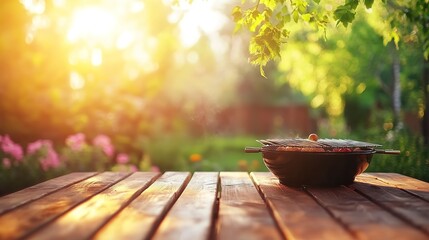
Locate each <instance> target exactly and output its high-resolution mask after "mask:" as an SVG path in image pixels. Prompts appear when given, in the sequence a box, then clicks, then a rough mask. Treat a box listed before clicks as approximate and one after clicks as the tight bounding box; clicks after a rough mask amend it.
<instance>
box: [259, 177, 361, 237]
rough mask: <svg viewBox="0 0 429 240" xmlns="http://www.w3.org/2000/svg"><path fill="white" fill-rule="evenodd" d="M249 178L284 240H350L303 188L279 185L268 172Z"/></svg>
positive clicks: (339, 224)
mask: <svg viewBox="0 0 429 240" xmlns="http://www.w3.org/2000/svg"><path fill="white" fill-rule="evenodd" d="M251 176H252V178H253V179H254V181H255V183H256V184H257V186H258V188H259V190H260V192H261V194H262V195H263V196H264V199H265V201H266V202H267V205H268V206H269V207H270V208H271V210H272V212H273V215H274V218H275V220H276V222H277V224H278V225H279V227H280V229H281V231H282V232H283V234H284V236H285V237H286V239H297V240H299V239H321V240H322V239H353V235H352V233H351V232H349V231H348V229H347V228H345V227H344V226H343V225H342V224H341V223H339V222H337V221H336V219H334V218H332V217H331V215H330V214H329V212H327V211H326V209H324V208H323V207H322V206H320V205H319V204H318V203H317V202H316V201H315V200H314V199H313V198H312V197H311V196H310V195H309V194H308V193H307V192H305V191H304V190H303V189H301V188H291V187H287V186H285V185H282V184H280V183H279V181H278V179H277V178H276V177H275V176H274V175H273V174H272V173H270V172H265V173H263V172H258V173H256V172H253V173H251ZM303 223H311V224H303Z"/></svg>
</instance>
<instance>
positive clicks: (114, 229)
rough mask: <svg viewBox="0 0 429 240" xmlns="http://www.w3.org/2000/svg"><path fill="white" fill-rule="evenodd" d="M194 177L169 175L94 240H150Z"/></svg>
mask: <svg viewBox="0 0 429 240" xmlns="http://www.w3.org/2000/svg"><path fill="white" fill-rule="evenodd" d="M190 177H191V174H190V173H188V172H165V173H164V174H163V175H162V176H161V177H160V178H158V179H157V180H156V181H155V182H154V183H153V184H152V185H150V186H149V187H148V188H147V189H145V190H144V191H143V192H142V193H141V194H140V195H139V196H138V197H136V198H135V199H134V200H133V201H131V202H130V204H128V205H127V206H126V207H125V208H124V209H123V210H122V211H121V212H119V213H118V214H117V215H116V216H115V217H114V218H113V219H111V220H110V221H109V222H107V223H106V224H105V225H104V226H103V227H102V228H101V229H100V230H99V231H98V232H97V233H96V234H95V236H94V239H103V240H104V239H127V240H131V239H150V238H151V237H152V236H153V234H154V233H155V231H156V229H157V228H158V226H159V224H160V223H161V221H162V219H163V218H164V216H165V215H166V214H167V212H168V210H169V209H170V208H171V206H172V205H173V204H174V202H175V201H176V200H177V198H178V197H179V196H180V194H181V193H182V191H183V190H184V188H185V187H186V185H187V184H188V182H189V180H190Z"/></svg>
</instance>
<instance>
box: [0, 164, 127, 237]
mask: <svg viewBox="0 0 429 240" xmlns="http://www.w3.org/2000/svg"><path fill="white" fill-rule="evenodd" d="M127 175H128V174H125V173H121V174H116V173H112V172H104V173H101V174H99V175H95V176H93V177H90V178H88V179H85V180H83V181H81V182H78V183H75V184H73V185H70V186H68V187H66V188H63V189H61V190H59V191H56V192H55V193H52V194H49V195H47V196H45V197H43V198H39V199H37V200H34V201H32V202H30V203H28V204H25V205H22V206H20V207H19V208H16V209H14V210H12V211H9V212H7V213H5V214H2V215H0V226H2V227H1V228H0V239H18V238H22V237H23V236H26V235H28V234H31V233H32V232H34V231H36V230H37V229H38V228H41V227H43V226H44V225H46V224H48V223H50V222H51V221H53V220H54V219H56V218H57V217H59V216H61V215H62V214H64V213H66V212H67V211H69V210H70V209H72V208H74V207H76V206H77V205H78V204H80V203H82V202H84V201H86V200H87V199H89V198H91V197H92V196H94V195H96V194H98V193H99V192H101V191H103V190H104V189H106V188H108V187H109V186H111V185H113V184H115V183H116V182H117V181H120V180H121V179H122V178H124V177H126V176H127Z"/></svg>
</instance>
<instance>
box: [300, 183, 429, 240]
mask: <svg viewBox="0 0 429 240" xmlns="http://www.w3.org/2000/svg"><path fill="white" fill-rule="evenodd" d="M306 191H307V192H308V193H309V194H311V195H312V196H313V197H314V199H316V200H317V201H318V202H319V204H320V205H321V206H323V207H324V208H325V209H326V210H328V211H329V212H330V213H331V215H332V216H333V217H334V218H336V219H337V220H338V221H340V222H342V224H343V225H344V226H346V227H347V228H348V229H349V231H351V232H352V233H353V234H354V236H355V237H356V238H358V239H378V238H380V236H383V238H385V239H427V236H426V235H425V234H423V233H422V232H421V231H418V230H417V229H415V228H413V227H411V226H410V225H408V224H406V223H405V222H403V221H402V220H400V219H398V218H397V217H395V216H394V215H392V214H391V213H390V212H387V211H386V210H385V209H383V208H381V207H380V206H378V205H377V204H375V203H374V202H372V201H371V200H369V199H367V198H366V197H365V196H363V195H361V194H359V193H358V192H355V191H353V190H352V189H350V188H348V187H345V186H339V187H334V188H311V187H308V188H306ZM380 223H383V224H380Z"/></svg>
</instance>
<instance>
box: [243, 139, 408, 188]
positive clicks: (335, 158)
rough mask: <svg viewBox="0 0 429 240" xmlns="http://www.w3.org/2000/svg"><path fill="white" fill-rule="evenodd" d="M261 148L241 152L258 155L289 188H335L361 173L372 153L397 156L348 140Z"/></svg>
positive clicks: (268, 143)
mask: <svg viewBox="0 0 429 240" xmlns="http://www.w3.org/2000/svg"><path fill="white" fill-rule="evenodd" d="M257 141H258V142H259V143H261V144H262V147H246V148H245V152H249V153H252V152H253V153H254V152H261V153H262V156H263V160H264V163H265V166H266V167H267V168H268V169H269V170H270V171H271V172H272V173H273V174H274V175H275V176H277V177H278V179H279V181H280V183H282V184H284V185H289V186H302V185H308V186H338V185H349V184H351V183H353V181H354V179H355V177H356V176H357V175H358V174H360V173H362V172H364V171H365V170H366V169H367V168H368V166H369V164H370V162H371V159H372V157H373V154H375V153H384V154H399V153H400V152H399V151H397V150H389V149H381V147H382V145H380V144H374V143H368V142H361V141H355V140H348V139H319V140H316V141H314V140H309V139H304V138H293V139H265V140H257Z"/></svg>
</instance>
